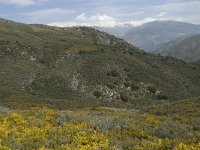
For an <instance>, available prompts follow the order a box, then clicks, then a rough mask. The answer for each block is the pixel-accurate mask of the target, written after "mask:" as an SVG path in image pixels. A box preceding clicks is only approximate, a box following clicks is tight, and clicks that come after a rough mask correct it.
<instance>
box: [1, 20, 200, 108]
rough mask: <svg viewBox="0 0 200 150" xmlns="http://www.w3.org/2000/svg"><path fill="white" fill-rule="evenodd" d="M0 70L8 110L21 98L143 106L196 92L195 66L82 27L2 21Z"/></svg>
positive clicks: (198, 81)
mask: <svg viewBox="0 0 200 150" xmlns="http://www.w3.org/2000/svg"><path fill="white" fill-rule="evenodd" d="M0 68H1V70H0V83H1V84H0V100H1V102H5V101H7V103H6V105H8V106H13V104H12V101H13V99H15V98H13V97H16V99H17V100H16V101H20V98H19V96H23V95H24V96H30V97H34V98H36V99H38V100H46V101H50V102H54V101H56V100H57V101H59V100H86V99H87V100H94V101H95V102H96V100H98V101H99V102H101V101H103V102H106V104H109V103H111V105H114V103H116V105H119V103H124V104H127V103H126V102H129V103H131V104H134V105H148V104H149V103H152V102H154V101H160V100H177V99H185V98H189V97H195V96H198V95H199V94H200V78H199V73H200V68H199V67H194V65H192V64H185V63H184V62H182V61H179V60H176V59H173V58H169V57H168V58H167V57H162V56H157V55H152V54H148V53H145V52H143V51H141V50H139V49H137V48H135V47H134V46H132V45H130V44H128V43H126V42H124V41H123V40H120V39H117V38H115V37H113V36H111V35H108V34H106V33H103V32H100V31H97V30H94V29H92V28H86V27H78V28H77V27H76V28H57V27H49V26H44V25H26V24H20V23H15V22H12V21H8V20H3V19H2V20H0ZM19 103H20V102H19ZM10 104H12V105H10ZM61 107H62V105H61Z"/></svg>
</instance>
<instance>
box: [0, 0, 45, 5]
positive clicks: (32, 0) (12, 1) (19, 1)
mask: <svg viewBox="0 0 200 150" xmlns="http://www.w3.org/2000/svg"><path fill="white" fill-rule="evenodd" d="M44 1H46V0H0V3H3V4H7V5H17V6H29V5H33V4H37V3H41V2H44Z"/></svg>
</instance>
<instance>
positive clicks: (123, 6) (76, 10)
mask: <svg viewBox="0 0 200 150" xmlns="http://www.w3.org/2000/svg"><path fill="white" fill-rule="evenodd" d="M0 17H1V18H6V19H10V20H14V21H18V22H24V23H42V24H53V25H63V26H72V25H90V26H106V27H112V26H115V25H121V24H125V23H131V24H133V25H135V26H137V25H140V24H143V23H146V22H150V21H154V20H176V21H184V22H190V23H194V24H200V0H0Z"/></svg>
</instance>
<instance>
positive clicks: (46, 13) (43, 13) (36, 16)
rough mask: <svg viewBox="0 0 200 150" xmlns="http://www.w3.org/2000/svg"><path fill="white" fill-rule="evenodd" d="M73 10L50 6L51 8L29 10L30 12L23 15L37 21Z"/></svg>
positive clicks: (59, 15) (57, 16)
mask: <svg viewBox="0 0 200 150" xmlns="http://www.w3.org/2000/svg"><path fill="white" fill-rule="evenodd" d="M73 12H74V10H66V9H61V8H52V9H45V10H39V11H34V12H30V13H27V14H25V16H26V17H28V18H30V19H31V20H34V21H38V20H42V19H45V20H46V19H52V18H59V17H63V16H65V15H68V14H71V13H73Z"/></svg>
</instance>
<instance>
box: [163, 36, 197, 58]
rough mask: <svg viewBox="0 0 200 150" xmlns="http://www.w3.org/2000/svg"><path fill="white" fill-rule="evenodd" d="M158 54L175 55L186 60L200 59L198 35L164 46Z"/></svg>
mask: <svg viewBox="0 0 200 150" xmlns="http://www.w3.org/2000/svg"><path fill="white" fill-rule="evenodd" d="M160 54H161V55H164V56H172V57H176V58H178V59H182V60H184V61H186V62H193V61H197V60H199V59H200V35H195V36H192V37H189V38H186V39H184V40H182V41H180V42H178V43H176V44H174V45H172V46H171V47H168V48H166V49H165V50H163V51H162V52H161V53H160Z"/></svg>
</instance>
